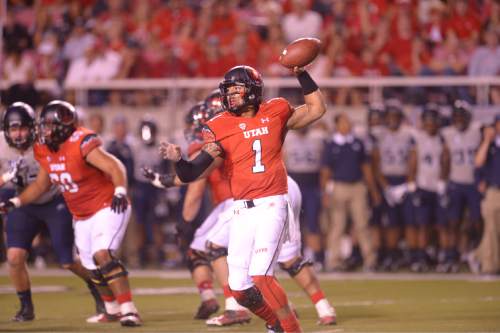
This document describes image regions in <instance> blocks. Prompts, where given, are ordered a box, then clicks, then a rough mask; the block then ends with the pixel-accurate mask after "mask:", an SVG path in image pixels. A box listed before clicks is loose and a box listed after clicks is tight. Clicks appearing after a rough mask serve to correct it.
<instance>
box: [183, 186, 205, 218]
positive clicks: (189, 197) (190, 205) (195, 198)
mask: <svg viewBox="0 0 500 333" xmlns="http://www.w3.org/2000/svg"><path fill="white" fill-rule="evenodd" d="M206 185H207V180H206V179H204V178H203V179H198V180H196V181H194V182H192V183H190V184H189V185H188V188H187V191H186V196H185V197H184V206H183V207H182V218H183V219H184V221H186V222H191V221H193V220H194V219H195V217H196V215H198V211H199V210H200V207H201V203H202V201H203V195H204V193H205V188H206Z"/></svg>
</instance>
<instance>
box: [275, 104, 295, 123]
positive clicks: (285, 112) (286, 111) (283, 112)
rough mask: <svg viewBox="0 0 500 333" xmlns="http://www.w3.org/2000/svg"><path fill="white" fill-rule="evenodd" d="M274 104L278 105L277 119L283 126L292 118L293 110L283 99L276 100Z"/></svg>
mask: <svg viewBox="0 0 500 333" xmlns="http://www.w3.org/2000/svg"><path fill="white" fill-rule="evenodd" d="M276 103H279V104H278V105H279V107H278V108H277V109H278V110H279V111H278V117H279V118H280V119H281V121H282V122H283V123H284V124H286V123H287V122H288V119H290V117H291V116H292V114H293V112H294V111H295V109H294V108H293V107H292V106H291V105H290V103H288V101H287V100H286V99H284V98H277V99H276Z"/></svg>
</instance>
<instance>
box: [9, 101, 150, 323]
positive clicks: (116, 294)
mask: <svg viewBox="0 0 500 333" xmlns="http://www.w3.org/2000/svg"><path fill="white" fill-rule="evenodd" d="M76 124H77V116H76V110H75V107H74V106H73V105H71V104H70V103H68V102H64V101H57V100H56V101H52V102H50V103H49V104H47V105H46V106H45V107H44V108H43V110H42V112H41V115H40V124H39V126H40V129H39V132H40V141H41V142H40V143H38V144H36V145H35V147H34V154H35V158H36V160H37V161H38V163H39V164H40V166H41V168H40V171H39V173H38V175H37V178H36V180H35V181H34V182H33V183H31V184H30V185H29V186H28V187H27V188H26V189H25V190H24V191H23V192H22V193H21V194H20V195H19V196H18V197H15V198H12V199H10V200H9V201H6V202H2V203H0V210H1V211H8V210H10V209H13V208H16V207H20V206H22V205H26V204H29V203H30V202H32V201H34V200H35V199H36V198H38V197H39V196H40V195H41V194H43V193H44V192H45V191H47V190H48V188H49V187H50V184H51V183H53V184H56V185H58V186H59V188H60V189H61V192H62V194H63V197H64V200H65V201H66V203H67V205H68V208H69V210H70V211H71V213H72V215H73V221H74V230H75V244H76V246H77V249H78V253H79V255H80V259H81V261H82V264H83V266H84V267H85V268H86V269H88V270H89V271H90V273H91V276H92V280H93V281H94V283H96V285H97V286H98V288H99V292H100V294H101V297H102V299H103V301H104V303H105V307H106V311H107V318H106V319H107V320H108V321H109V320H118V319H119V320H120V323H121V324H122V326H140V325H141V319H140V317H139V315H138V313H137V309H136V307H135V305H134V303H133V302H132V295H131V293H130V287H129V282H128V278H127V275H128V272H127V270H126V268H125V266H123V264H122V263H121V262H120V261H119V260H118V259H116V258H115V257H114V256H113V253H112V252H113V251H115V250H117V249H118V247H119V245H120V243H121V241H122V239H123V236H124V234H125V230H126V227H127V223H128V220H129V216H130V210H131V209H130V206H129V203H128V199H127V191H126V188H125V186H126V184H127V179H126V178H127V177H126V173H125V168H124V166H123V165H122V164H121V162H120V161H118V160H117V159H116V158H114V157H113V156H112V155H110V154H108V153H106V152H105V151H104V150H103V149H102V148H101V147H100V146H101V145H102V143H101V140H100V139H99V137H98V136H97V135H96V134H95V133H94V132H92V131H90V130H88V129H86V128H83V127H77V125H76ZM103 321H105V320H103Z"/></svg>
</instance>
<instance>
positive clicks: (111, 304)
mask: <svg viewBox="0 0 500 333" xmlns="http://www.w3.org/2000/svg"><path fill="white" fill-rule="evenodd" d="M101 298H102V300H103V301H104V307H105V308H106V313H107V314H110V315H116V314H118V313H120V304H118V302H117V301H116V299H115V297H114V296H109V295H101Z"/></svg>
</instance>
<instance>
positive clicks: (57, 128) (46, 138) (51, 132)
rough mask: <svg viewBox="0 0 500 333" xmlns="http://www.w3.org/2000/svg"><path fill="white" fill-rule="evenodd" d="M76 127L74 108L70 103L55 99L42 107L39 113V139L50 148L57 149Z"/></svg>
mask: <svg viewBox="0 0 500 333" xmlns="http://www.w3.org/2000/svg"><path fill="white" fill-rule="evenodd" d="M76 127H77V115H76V109H75V107H74V106H73V105H72V104H70V103H68V102H65V101H59V100H55V101H52V102H50V103H49V104H47V105H45V106H44V107H43V109H42V112H41V114H40V140H41V142H42V143H44V144H46V145H47V146H48V147H49V148H50V149H51V150H53V151H57V150H58V149H59V145H61V144H62V143H64V142H65V141H66V140H67V139H68V138H69V137H70V136H71V134H73V132H74V131H75V130H76Z"/></svg>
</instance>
